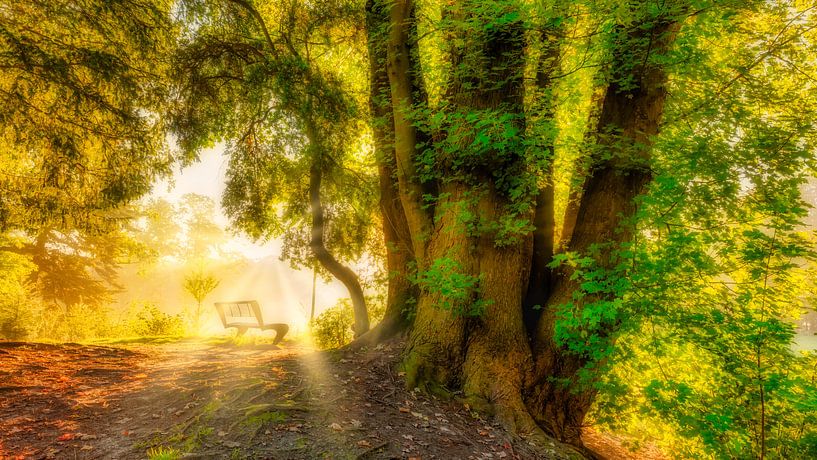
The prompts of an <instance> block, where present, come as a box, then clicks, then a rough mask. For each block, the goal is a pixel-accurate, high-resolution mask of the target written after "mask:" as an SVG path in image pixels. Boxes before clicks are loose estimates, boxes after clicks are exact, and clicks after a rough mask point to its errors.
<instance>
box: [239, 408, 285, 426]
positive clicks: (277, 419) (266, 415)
mask: <svg viewBox="0 0 817 460" xmlns="http://www.w3.org/2000/svg"><path fill="white" fill-rule="evenodd" d="M287 418H288V417H287V414H285V413H283V412H278V411H272V412H263V413H260V414H257V415H251V416H249V417H247V419H246V420H245V421H244V424H245V425H249V426H253V427H260V426H262V425H265V424H267V423H282V422H285V421H286V420H287Z"/></svg>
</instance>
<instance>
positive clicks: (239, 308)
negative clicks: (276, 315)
mask: <svg viewBox="0 0 817 460" xmlns="http://www.w3.org/2000/svg"><path fill="white" fill-rule="evenodd" d="M216 310H218V316H219V317H220V318H221V323H222V324H224V327H234V326H250V327H253V326H257V327H260V326H263V325H264V320H263V319H262V318H261V306H260V305H258V302H256V301H255V300H241V301H238V302H216Z"/></svg>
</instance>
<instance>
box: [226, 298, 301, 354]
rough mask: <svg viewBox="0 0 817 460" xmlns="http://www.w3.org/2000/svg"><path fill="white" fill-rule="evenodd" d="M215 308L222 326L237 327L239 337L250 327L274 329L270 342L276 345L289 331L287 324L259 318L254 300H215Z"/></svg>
mask: <svg viewBox="0 0 817 460" xmlns="http://www.w3.org/2000/svg"><path fill="white" fill-rule="evenodd" d="M216 310H218V316H219V317H220V318H221V323H222V324H224V327H225V328H228V327H234V328H237V329H238V336H239V337H241V336H242V335H244V333H246V332H247V330H248V329H250V328H256V329H261V330H262V331H266V330H270V329H272V330H273V331H275V340H273V342H272V343H273V344H274V345H277V344H278V343H279V342H280V341H281V340H283V338H284V336H285V335H286V333H287V332H288V331H289V326H288V325H286V324H284V323H270V324H264V320H263V319H262V318H261V306H260V305H258V302H256V301H255V300H242V301H239V302H216Z"/></svg>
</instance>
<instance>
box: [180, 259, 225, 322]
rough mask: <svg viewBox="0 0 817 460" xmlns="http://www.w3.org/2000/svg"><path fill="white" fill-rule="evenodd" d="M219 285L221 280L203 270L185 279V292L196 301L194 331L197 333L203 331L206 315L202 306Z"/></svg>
mask: <svg viewBox="0 0 817 460" xmlns="http://www.w3.org/2000/svg"><path fill="white" fill-rule="evenodd" d="M218 284H219V280H218V279H217V278H216V277H215V276H213V275H209V274H205V273H204V271H203V270H197V271H194V272H193V273H191V274H189V275H187V276H185V277H184V284H183V287H184V290H185V291H187V292H188V293H189V294H190V295H191V296H193V298H194V299H195V300H196V310H195V311H194V312H193V330H194V331H196V332H199V331H200V330H201V318H202V316H203V315H204V310H203V309H202V306H201V304H202V302H204V299H206V298H207V296H208V295H210V293H211V292H213V291H214V290H215V289H216V288H217V287H218Z"/></svg>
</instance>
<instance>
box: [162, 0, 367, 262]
mask: <svg viewBox="0 0 817 460" xmlns="http://www.w3.org/2000/svg"><path fill="white" fill-rule="evenodd" d="M179 5H180V11H181V13H182V16H183V17H184V18H185V19H186V21H187V28H186V29H185V30H184V32H183V40H182V43H181V46H180V48H179V50H178V52H177V54H176V56H175V61H174V67H175V69H176V72H175V73H174V80H175V82H176V84H177V87H178V88H179V91H178V101H177V104H176V107H177V109H176V110H174V112H173V113H172V120H173V132H174V133H175V134H176V135H177V136H178V137H179V141H180V146H181V147H182V148H183V149H184V150H185V151H187V152H190V153H191V154H193V155H195V154H197V152H199V151H200V150H201V149H202V148H205V147H207V146H210V145H212V144H213V143H214V142H216V141H219V140H223V141H225V142H226V144H227V151H228V153H229V155H230V163H229V166H228V170H227V188H226V190H225V193H224V196H223V205H224V208H225V211H226V213H227V215H228V216H229V217H230V219H231V221H232V223H233V224H234V225H235V227H236V228H238V229H240V230H242V231H244V232H246V233H247V234H248V235H250V236H251V237H253V238H255V239H259V240H268V239H271V238H282V239H283V243H284V244H283V253H282V256H283V258H284V259H286V260H289V261H290V262H291V263H292V265H293V266H294V267H311V266H312V264H313V261H314V258H313V256H312V252H311V248H310V246H309V241H310V238H311V233H310V231H309V225H310V224H311V215H310V213H309V209H310V208H309V206H310V203H309V197H308V187H309V183H310V179H309V173H310V166H311V165H312V164H313V163H315V164H316V165H317V168H318V169H319V170H320V173H321V175H322V176H323V177H331V180H325V181H323V183H322V184H321V190H320V194H321V198H322V200H323V203H324V211H325V221H326V224H325V226H324V229H323V233H324V240H325V241H326V246H327V248H328V249H329V251H330V252H331V253H332V254H334V255H336V257H338V258H339V259H340V260H354V259H357V258H359V257H360V256H361V255H362V253H363V252H365V251H369V252H371V253H375V251H373V250H372V248H376V249H379V248H380V247H379V244H380V243H379V238H377V235H376V233H375V232H374V231H373V230H375V229H376V228H377V226H376V225H375V214H374V212H375V210H376V209H377V193H376V184H377V180H376V179H375V170H374V168H373V164H372V161H371V149H370V147H369V145H368V139H367V135H368V133H367V132H366V130H365V125H364V124H363V120H362V119H361V118H360V116H361V115H362V113H361V111H360V109H359V107H361V106H362V105H363V101H362V98H361V95H363V94H365V82H366V80H365V76H364V75H363V74H362V73H361V69H364V68H365V65H363V61H362V59H364V58H365V53H363V52H362V49H363V48H364V46H365V43H364V42H363V40H362V38H363V37H362V35H361V34H360V29H359V28H357V27H356V24H357V23H356V22H355V21H357V20H360V19H362V18H361V17H360V13H361V11H360V9H359V8H358V6H359V5H357V4H356V3H353V2H346V1H340V2H338V1H331V2H330V1H318V2H309V3H303V2H271V3H268V4H265V5H264V6H263V7H261V6H256V5H255V4H254V3H253V2H246V3H244V2H223V1H217V0H185V1H182V2H180V4H179ZM282 18H286V20H282Z"/></svg>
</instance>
